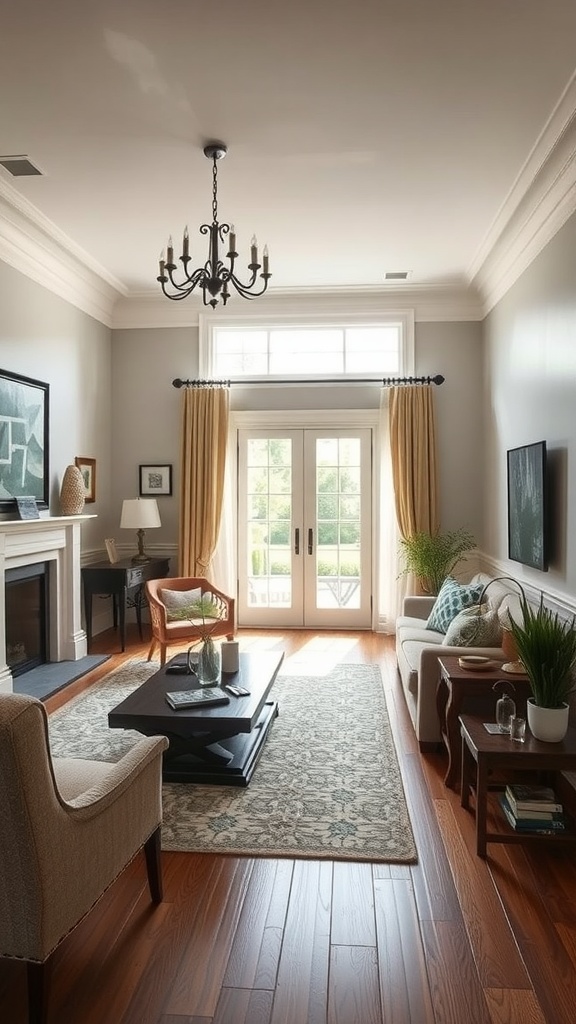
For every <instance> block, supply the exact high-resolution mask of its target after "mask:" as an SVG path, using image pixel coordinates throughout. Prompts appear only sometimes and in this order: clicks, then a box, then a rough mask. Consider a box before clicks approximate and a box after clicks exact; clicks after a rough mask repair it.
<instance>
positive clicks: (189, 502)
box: [179, 387, 229, 576]
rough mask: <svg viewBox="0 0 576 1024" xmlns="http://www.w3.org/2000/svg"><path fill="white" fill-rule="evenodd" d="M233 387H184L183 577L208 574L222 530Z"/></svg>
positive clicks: (182, 440)
mask: <svg viewBox="0 0 576 1024" xmlns="http://www.w3.org/2000/svg"><path fill="white" fill-rule="evenodd" d="M228 409H229V392H228V389H227V388H226V389H224V388H221V387H201V388H185V389H184V391H183V400H182V435H181V482H182V484H181V490H180V534H179V541H180V543H179V549H180V569H179V573H180V576H206V573H207V571H208V568H209V566H210V561H211V559H212V555H213V554H214V549H215V547H216V542H217V540H218V533H219V530H220V519H221V516H222V501H223V496H224V470H225V466H226V444H227V441H228Z"/></svg>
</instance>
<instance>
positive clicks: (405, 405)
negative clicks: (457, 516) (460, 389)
mask: <svg viewBox="0 0 576 1024" xmlns="http://www.w3.org/2000/svg"><path fill="white" fill-rule="evenodd" d="M389 417H390V447H391V454H392V479H393V484H394V501H395V505H396V518H397V520H398V528H399V530H400V533H401V535H402V537H410V536H411V535H412V534H413V533H416V532H419V531H425V532H426V533H435V532H436V530H437V529H438V527H439V521H438V490H437V476H438V473H437V456H436V426H435V418H434V400H433V394H432V385H430V384H425V385H414V386H406V387H398V388H391V389H390V394H389Z"/></svg>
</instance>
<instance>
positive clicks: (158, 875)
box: [144, 826, 163, 903]
mask: <svg viewBox="0 0 576 1024" xmlns="http://www.w3.org/2000/svg"><path fill="white" fill-rule="evenodd" d="M161 831H162V830H161V828H160V826H158V828H157V829H156V831H155V832H153V833H152V835H151V836H150V838H149V839H148V840H147V841H146V843H145V844H144V854H145V857H146V870H147V872H148V886H149V888H150V895H151V897H152V902H153V903H161V902H162V895H163V891H162V854H161V849H160V837H161Z"/></svg>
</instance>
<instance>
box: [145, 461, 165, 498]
mask: <svg viewBox="0 0 576 1024" xmlns="http://www.w3.org/2000/svg"><path fill="white" fill-rule="evenodd" d="M163 494H172V466H171V465H170V464H168V465H163V466H148V465H146V466H142V465H141V466H140V497H141V498H155V497H157V496H158V495H160V496H162V495H163Z"/></svg>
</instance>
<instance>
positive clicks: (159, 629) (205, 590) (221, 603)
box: [146, 576, 236, 665]
mask: <svg viewBox="0 0 576 1024" xmlns="http://www.w3.org/2000/svg"><path fill="white" fill-rule="evenodd" d="M203 595H210V596H211V598H212V600H213V601H214V602H215V605H216V606H217V608H218V612H219V617H218V618H217V619H214V620H213V621H212V622H211V624H210V635H211V636H229V635H231V634H233V633H234V630H235V628H236V624H235V601H234V598H233V597H228V596H227V595H226V594H224V593H223V592H222V591H221V590H218V587H215V586H214V585H213V584H212V583H210V582H209V581H208V580H206V579H203V578H202V577H199V576H179V577H176V578H174V579H161V580H148V581H147V582H146V596H147V598H148V604H149V605H150V622H151V625H152V643H151V644H150V650H149V651H148V661H150V660H151V658H152V655H153V654H154V651H155V649H156V647H157V646H159V647H160V664H161V665H165V664H166V648H167V647H168V646H169V645H170V644H179V643H189V644H192V643H194V641H195V640H200V639H201V637H202V632H203V630H205V627H206V623H205V622H204V620H202V619H200V618H192V619H190V618H182V612H183V611H184V612H185V609H186V606H187V605H188V606H189V605H191V604H194V603H197V602H198V601H199V599H200V598H201V596H203Z"/></svg>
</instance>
